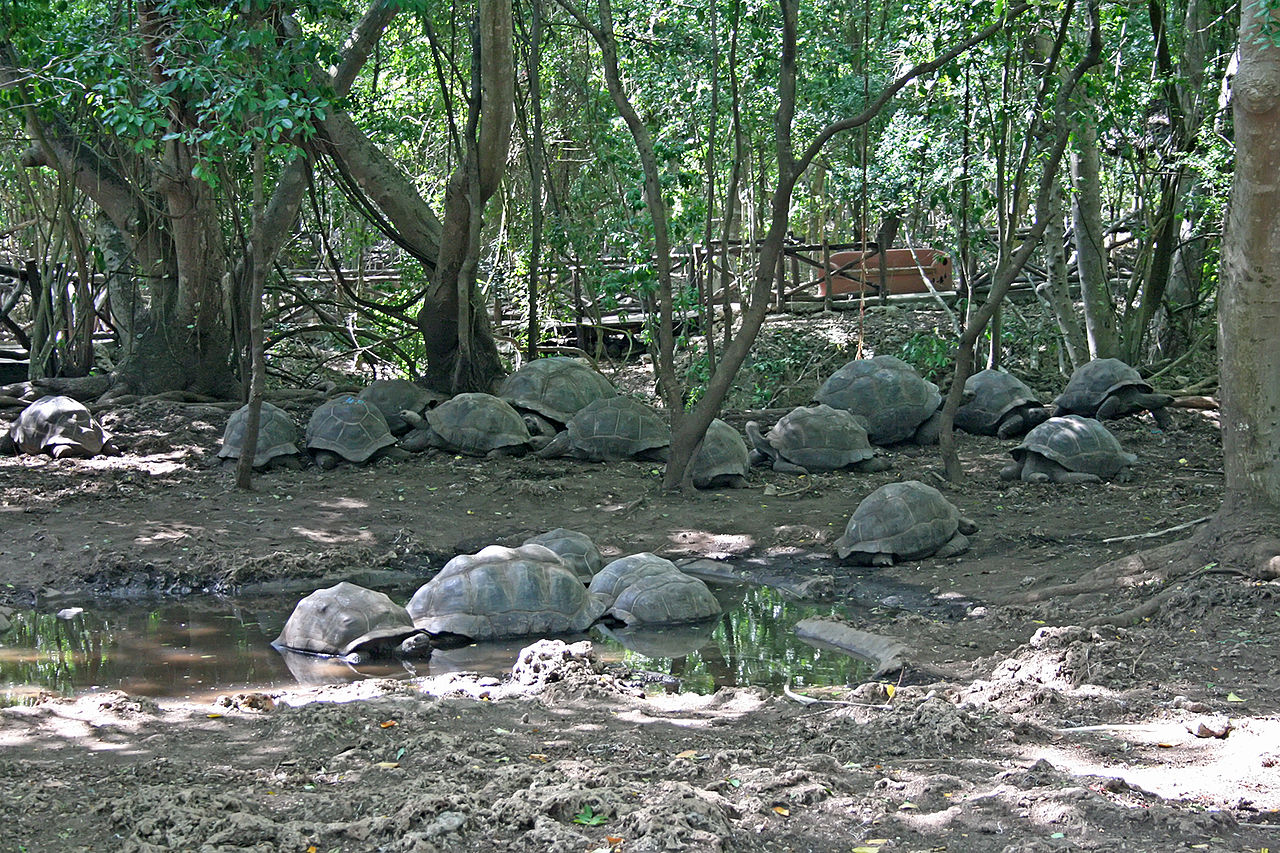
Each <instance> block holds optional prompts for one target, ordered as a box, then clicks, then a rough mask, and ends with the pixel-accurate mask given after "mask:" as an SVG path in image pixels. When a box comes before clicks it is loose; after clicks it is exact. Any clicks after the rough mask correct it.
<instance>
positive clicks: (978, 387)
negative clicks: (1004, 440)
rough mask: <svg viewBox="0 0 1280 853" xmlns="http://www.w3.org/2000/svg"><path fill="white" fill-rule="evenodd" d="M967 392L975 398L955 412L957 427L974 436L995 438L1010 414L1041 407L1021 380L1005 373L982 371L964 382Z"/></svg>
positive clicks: (990, 370)
mask: <svg viewBox="0 0 1280 853" xmlns="http://www.w3.org/2000/svg"><path fill="white" fill-rule="evenodd" d="M964 390H965V394H966V395H969V394H972V397H971V398H970V400H969V401H968V402H967V403H965V404H964V405H962V406H961V407H960V408H959V409H957V410H956V417H955V425H956V428H957V429H962V430H964V431H965V432H967V433H972V434H973V435H995V434H996V430H998V429H999V427H1000V422H1001V420H1003V419H1004V417H1005V416H1006V415H1008V414H1009V413H1010V412H1012V411H1014V410H1016V409H1019V408H1022V407H1028V408H1030V407H1033V406H1040V405H1042V403H1041V402H1040V401H1039V400H1038V399H1037V398H1036V394H1035V392H1034V391H1032V390H1031V389H1030V388H1028V387H1027V385H1026V384H1025V383H1023V382H1022V380H1020V379H1018V377H1016V376H1013V375H1011V374H1008V373H1005V372H1004V371H1003V370H992V369H990V368H988V369H986V370H979V371H978V372H977V373H975V374H973V375H972V376H970V377H969V378H968V379H966V380H965V383H964Z"/></svg>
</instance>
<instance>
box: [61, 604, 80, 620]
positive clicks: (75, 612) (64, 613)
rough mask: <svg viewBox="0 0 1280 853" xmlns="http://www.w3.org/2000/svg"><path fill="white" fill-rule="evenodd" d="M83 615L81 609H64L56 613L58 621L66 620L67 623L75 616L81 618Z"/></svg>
mask: <svg viewBox="0 0 1280 853" xmlns="http://www.w3.org/2000/svg"><path fill="white" fill-rule="evenodd" d="M83 614H84V608H83V607H64V608H62V609H61V610H59V611H58V613H57V616H58V618H59V619H66V620H67V621H68V622H69V621H71V620H72V619H74V618H76V617H77V616H81V615H83Z"/></svg>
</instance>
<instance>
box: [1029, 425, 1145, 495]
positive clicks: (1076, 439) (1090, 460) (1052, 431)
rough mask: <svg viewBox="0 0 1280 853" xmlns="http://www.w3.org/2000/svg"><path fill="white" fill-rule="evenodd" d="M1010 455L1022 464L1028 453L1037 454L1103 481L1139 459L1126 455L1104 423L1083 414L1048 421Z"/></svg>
mask: <svg viewBox="0 0 1280 853" xmlns="http://www.w3.org/2000/svg"><path fill="white" fill-rule="evenodd" d="M1009 452H1010V453H1011V454H1012V455H1013V458H1014V459H1015V460H1017V461H1019V462H1021V461H1022V460H1023V459H1024V458H1025V457H1026V455H1027V454H1028V453H1038V454H1040V455H1041V456H1043V457H1044V458H1045V459H1048V460H1049V461H1051V462H1057V463H1058V464H1059V465H1061V466H1062V467H1063V468H1066V469H1067V470H1068V471H1079V472H1080V473H1082V474H1096V475H1098V476H1099V477H1101V478H1103V479H1104V480H1105V479H1109V478H1111V477H1114V476H1116V475H1117V474H1119V473H1120V472H1121V471H1123V470H1124V469H1125V468H1127V467H1129V466H1130V465H1133V464H1134V463H1136V462H1137V461H1138V457H1137V456H1134V455H1133V454H1132V453H1127V452H1125V450H1124V448H1123V447H1121V446H1120V442H1119V441H1117V440H1116V437H1115V436H1114V435H1112V434H1111V431H1110V430H1109V429H1107V428H1106V426H1104V425H1103V423H1102V422H1101V421H1098V420H1095V419H1093V418H1086V417H1081V416H1080V415H1066V416H1065V417H1061V418H1049V420H1047V421H1045V422H1044V423H1042V424H1040V425H1039V426H1038V427H1036V428H1035V429H1033V430H1031V432H1029V433H1027V434H1026V436H1025V437H1024V438H1023V439H1022V444H1020V445H1018V446H1017V447H1015V448H1014V449H1013V450H1011V451H1009Z"/></svg>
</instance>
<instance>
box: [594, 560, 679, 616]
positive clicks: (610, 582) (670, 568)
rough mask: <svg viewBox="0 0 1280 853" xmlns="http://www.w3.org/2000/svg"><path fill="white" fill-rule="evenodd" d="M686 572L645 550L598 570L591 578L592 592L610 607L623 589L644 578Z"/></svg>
mask: <svg viewBox="0 0 1280 853" xmlns="http://www.w3.org/2000/svg"><path fill="white" fill-rule="evenodd" d="M681 574H684V573H683V572H681V571H680V568H679V567H678V566H676V564H675V563H673V562H671V561H670V560H667V559H665V558H663V557H659V556H658V555H657V554H650V553H649V552H648V551H645V552H643V553H640V554H630V555H628V556H626V557H619V558H618V559H616V560H614V561H613V562H611V563H609V564H607V565H606V566H605V567H604V568H603V569H601V570H600V571H598V572H596V576H595V577H593V578H592V579H591V592H594V593H596V594H597V595H599V596H601V597H602V598H603V599H604V600H605V601H606V602H607V603H608V604H609V606H610V607H612V606H613V602H614V601H615V600H616V599H617V597H618V596H619V595H620V594H622V591H623V590H624V589H626V588H627V587H628V586H630V585H631V584H633V583H635V582H636V581H638V580H640V579H642V578H648V577H657V576H664V577H665V576H673V575H681Z"/></svg>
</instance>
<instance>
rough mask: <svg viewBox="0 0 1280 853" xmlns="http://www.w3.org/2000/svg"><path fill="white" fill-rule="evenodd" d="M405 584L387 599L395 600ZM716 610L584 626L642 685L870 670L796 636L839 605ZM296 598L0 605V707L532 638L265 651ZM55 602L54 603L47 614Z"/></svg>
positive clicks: (178, 693) (761, 682) (239, 679)
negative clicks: (341, 654) (6, 622)
mask: <svg viewBox="0 0 1280 853" xmlns="http://www.w3.org/2000/svg"><path fill="white" fill-rule="evenodd" d="M411 594H412V590H408V591H407V593H403V594H399V595H397V593H395V592H392V593H391V595H392V597H393V598H395V599H396V600H398V601H401V602H402V603H403V601H405V600H407V599H408V597H409V595H411ZM717 595H718V596H719V597H720V598H721V603H722V605H723V606H724V609H725V613H724V615H723V616H721V617H720V618H719V619H718V620H715V621H712V622H709V623H704V624H702V625H695V626H682V627H677V628H667V629H649V630H609V629H607V628H602V627H595V628H593V629H592V630H591V633H590V634H589V635H579V636H576V637H565V638H564V639H566V640H579V639H585V638H588V637H589V638H590V639H591V640H592V641H593V642H595V643H596V648H597V652H598V653H599V655H600V657H601V659H602V660H603V661H605V662H606V663H607V664H616V665H618V666H619V668H623V667H625V668H626V669H628V670H631V671H633V672H634V673H635V675H634V677H635V678H637V679H638V680H640V681H643V682H645V683H646V684H651V685H653V686H654V687H653V689H666V690H680V691H694V692H702V693H709V692H714V691H715V690H716V689H718V688H721V687H730V686H748V685H750V686H758V687H764V688H766V689H769V690H773V691H781V689H782V686H783V685H784V684H786V683H788V682H790V683H791V684H793V685H795V686H832V685H846V684H849V685H852V684H858V683H860V682H862V681H865V680H866V679H867V678H869V677H870V674H871V672H872V670H873V669H874V665H873V664H871V663H870V662H868V661H864V660H861V659H858V658H853V657H849V656H848V655H845V654H841V653H838V652H834V651H830V650H824V649H819V648H815V647H813V646H810V645H806V644H805V643H804V642H802V641H800V640H798V639H797V638H796V637H795V635H794V634H793V632H792V630H791V629H792V626H793V625H794V624H795V623H796V622H797V621H798V620H800V619H803V618H806V617H813V616H817V617H822V616H831V615H835V614H843V613H844V611H843V610H842V609H841V608H839V607H837V606H834V605H830V604H827V605H815V604H812V603H798V602H795V601H790V600H787V599H786V598H784V597H783V596H782V595H781V594H780V593H779V592H777V591H776V590H773V589H770V588H768V587H750V588H747V587H721V588H718V589H717ZM297 598H298V597H297V596H293V595H291V596H287V597H283V596H272V597H255V598H243V599H234V598H220V597H211V596H190V597H187V598H182V599H159V600H155V601H152V602H149V603H133V604H130V605H123V604H121V603H120V602H119V601H117V600H84V601H79V602H76V601H67V600H61V601H59V602H58V603H57V605H50V606H48V607H45V608H35V609H31V610H18V611H15V612H14V613H13V614H11V616H10V617H9V618H10V621H11V622H12V627H11V628H10V630H9V631H7V632H5V633H3V634H0V704H8V705H12V704H23V703H28V702H31V701H34V698H35V697H36V696H38V695H40V693H41V692H43V691H49V692H53V693H57V694H61V695H66V696H74V695H80V694H85V693H91V692H95V691H105V690H123V691H125V692H127V693H130V694H133V695H140V696H151V697H156V698H181V699H188V700H196V701H199V700H202V699H212V698H213V697H215V696H217V695H219V694H222V693H228V692H239V691H245V690H267V691H269V690H271V689H279V688H284V687H289V686H294V685H297V684H298V683H304V684H319V683H336V682H343V681H356V680H359V679H365V678H413V677H416V676H433V675H442V674H445V673H449V672H473V673H479V674H483V675H494V676H502V675H504V674H506V673H508V672H509V671H510V669H511V666H512V664H513V663H514V662H515V659H516V657H517V655H518V653H519V651H520V649H522V648H524V647H525V646H527V645H529V644H530V643H531V642H532V641H533V640H532V638H522V639H519V640H513V641H509V642H500V643H498V642H494V643H477V644H472V645H468V646H463V647H460V648H453V649H436V650H434V651H433V652H432V654H431V656H430V658H428V659H425V660H414V661H408V660H405V661H401V660H396V659H391V660H386V661H379V662H377V663H373V664H365V665H359V666H352V665H350V664H347V663H344V662H342V661H340V660H335V659H332V658H320V657H315V656H311V655H302V654H297V653H292V652H279V651H277V650H276V649H274V648H273V647H272V646H271V641H272V640H274V639H275V638H276V637H277V636H278V635H279V633H280V629H281V628H282V627H283V625H284V621H285V619H286V618H287V617H288V615H289V613H290V612H291V611H292V609H293V606H294V604H295V603H296V602H297ZM55 606H56V609H55Z"/></svg>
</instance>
